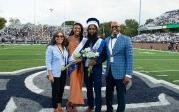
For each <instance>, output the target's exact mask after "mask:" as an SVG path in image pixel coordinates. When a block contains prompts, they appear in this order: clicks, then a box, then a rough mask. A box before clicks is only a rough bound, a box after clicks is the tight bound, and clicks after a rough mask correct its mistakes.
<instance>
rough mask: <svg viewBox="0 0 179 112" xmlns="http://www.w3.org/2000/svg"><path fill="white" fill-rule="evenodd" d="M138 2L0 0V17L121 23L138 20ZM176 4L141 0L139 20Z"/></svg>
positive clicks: (177, 1) (171, 0)
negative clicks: (97, 20)
mask: <svg viewBox="0 0 179 112" xmlns="http://www.w3.org/2000/svg"><path fill="white" fill-rule="evenodd" d="M139 3H140V0H0V17H4V18H6V19H7V20H9V19H10V18H18V19H20V21H21V23H27V22H31V23H35V24H49V25H61V24H62V23H63V22H64V21H65V20H74V21H77V22H80V23H82V24H83V25H85V24H86V20H87V19H88V18H89V17H96V18H98V19H99V20H100V22H108V21H118V22H119V23H124V21H125V20H126V19H135V20H137V21H139V6H140V5H139ZM178 4H179V0H141V24H144V23H145V21H146V19H149V18H156V17H157V16H160V15H161V14H163V13H164V12H166V11H170V10H176V9H179V5H178ZM50 9H52V10H50Z"/></svg>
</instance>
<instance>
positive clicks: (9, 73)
mask: <svg viewBox="0 0 179 112" xmlns="http://www.w3.org/2000/svg"><path fill="white" fill-rule="evenodd" d="M42 68H45V66H38V67H32V68H25V69H21V70H17V71H13V72H0V75H18V74H22V73H25V72H28V71H32V70H37V69H42Z"/></svg>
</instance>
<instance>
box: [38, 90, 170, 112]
mask: <svg viewBox="0 0 179 112" xmlns="http://www.w3.org/2000/svg"><path fill="white" fill-rule="evenodd" d="M158 99H159V101H158V102H147V103H133V104H126V109H135V108H147V107H156V106H166V105H170V102H169V101H168V100H167V99H166V98H165V94H164V93H161V94H160V95H159V96H158ZM117 106H118V105H117V104H115V105H113V108H114V110H117ZM86 108H87V106H85V107H83V106H80V107H77V110H78V111H84V110H85V109H86ZM101 110H102V111H105V110H106V105H103V106H102V108H101ZM51 111H53V109H52V108H44V109H41V110H40V111H39V112H51Z"/></svg>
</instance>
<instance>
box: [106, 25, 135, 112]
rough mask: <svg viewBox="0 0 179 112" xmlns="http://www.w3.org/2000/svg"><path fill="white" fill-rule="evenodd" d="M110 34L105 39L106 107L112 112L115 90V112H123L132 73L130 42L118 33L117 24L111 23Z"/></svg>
mask: <svg viewBox="0 0 179 112" xmlns="http://www.w3.org/2000/svg"><path fill="white" fill-rule="evenodd" d="M111 31H112V34H111V36H109V37H108V38H106V48H107V70H106V105H107V112H113V107H112V102H113V92H114V87H116V90H117V99H118V107H117V112H124V111H125V105H126V86H127V84H128V83H129V82H130V81H131V78H132V71H133V50H132V42H131V40H130V38H129V37H128V36H125V35H122V34H121V33H120V26H119V24H118V23H117V22H112V23H111Z"/></svg>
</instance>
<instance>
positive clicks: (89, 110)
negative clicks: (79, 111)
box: [85, 107, 93, 112]
mask: <svg viewBox="0 0 179 112" xmlns="http://www.w3.org/2000/svg"><path fill="white" fill-rule="evenodd" d="M85 112H93V108H90V107H88V108H87V109H86V111H85Z"/></svg>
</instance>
